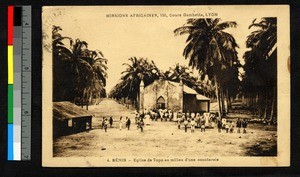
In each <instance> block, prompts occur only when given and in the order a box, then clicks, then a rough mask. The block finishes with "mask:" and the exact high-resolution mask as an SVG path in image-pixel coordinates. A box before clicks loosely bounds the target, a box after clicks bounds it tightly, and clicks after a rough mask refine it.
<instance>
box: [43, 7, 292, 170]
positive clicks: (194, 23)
mask: <svg viewBox="0 0 300 177" xmlns="http://www.w3.org/2000/svg"><path fill="white" fill-rule="evenodd" d="M279 9H280V11H279ZM42 28H43V29H42V30H43V31H42V34H43V46H42V47H43V93H42V96H43V118H42V121H43V127H42V130H43V136H42V138H43V143H42V145H43V166H46V167H168V166H170V167H185V166H193V167H195V166H199V167H200V166H224V167H225V166H289V164H290V73H289V65H288V58H289V56H290V49H289V45H290V43H289V42H290V38H289V6H287V5H280V6H275V5H273V6H272V5H256V6H250V5H247V6H246V5H244V6H234V5H231V6H123V7H122V6H44V7H43V10H42Z"/></svg>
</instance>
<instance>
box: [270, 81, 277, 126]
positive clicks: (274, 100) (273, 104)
mask: <svg viewBox="0 0 300 177" xmlns="http://www.w3.org/2000/svg"><path fill="white" fill-rule="evenodd" d="M275 102H276V87H275V86H274V88H273V100H272V106H271V114H270V119H271V121H273V117H274V109H275Z"/></svg>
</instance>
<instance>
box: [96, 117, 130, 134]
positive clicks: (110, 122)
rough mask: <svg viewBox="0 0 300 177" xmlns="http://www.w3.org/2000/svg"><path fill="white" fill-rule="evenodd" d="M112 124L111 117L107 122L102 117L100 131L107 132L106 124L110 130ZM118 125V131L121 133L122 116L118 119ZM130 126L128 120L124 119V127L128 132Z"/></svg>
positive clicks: (127, 118)
mask: <svg viewBox="0 0 300 177" xmlns="http://www.w3.org/2000/svg"><path fill="white" fill-rule="evenodd" d="M113 122H114V120H113V118H112V117H110V118H109V120H107V118H105V117H103V119H102V123H101V129H104V131H105V132H107V127H108V124H109V125H110V128H112V127H113ZM118 123H119V129H120V131H121V130H122V129H123V118H122V116H121V117H120V119H119V122H118ZM130 124H131V120H130V118H129V117H126V120H125V126H126V128H127V129H128V130H129V129H130Z"/></svg>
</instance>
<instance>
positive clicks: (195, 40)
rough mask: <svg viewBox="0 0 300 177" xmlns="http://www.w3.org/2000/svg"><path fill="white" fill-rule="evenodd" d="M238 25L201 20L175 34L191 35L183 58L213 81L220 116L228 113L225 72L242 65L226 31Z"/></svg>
mask: <svg viewBox="0 0 300 177" xmlns="http://www.w3.org/2000/svg"><path fill="white" fill-rule="evenodd" d="M236 25H237V23H236V22H234V21H226V22H220V19H219V18H216V19H212V18H199V19H188V20H187V23H186V24H184V25H183V26H182V27H179V28H177V29H175V30H174V33H175V35H184V34H188V37H187V40H186V43H187V45H186V47H185V49H184V51H183V56H184V57H185V58H186V59H189V66H191V67H193V68H196V69H198V70H200V71H202V72H203V73H204V74H205V75H208V77H209V79H210V80H212V81H213V83H214V85H215V88H216V96H217V99H218V101H219V111H218V112H219V115H221V114H223V113H224V109H223V108H224V107H222V105H224V99H222V98H223V97H222V94H223V93H224V88H223V85H222V82H221V81H222V79H223V77H224V75H225V72H226V71H227V70H228V69H229V68H231V67H235V65H236V64H237V63H238V57H237V52H236V48H237V47H238V45H237V43H236V41H235V39H234V37H233V36H232V35H231V34H229V33H227V32H225V31H224V30H225V29H226V28H229V27H236ZM236 77H237V76H236Z"/></svg>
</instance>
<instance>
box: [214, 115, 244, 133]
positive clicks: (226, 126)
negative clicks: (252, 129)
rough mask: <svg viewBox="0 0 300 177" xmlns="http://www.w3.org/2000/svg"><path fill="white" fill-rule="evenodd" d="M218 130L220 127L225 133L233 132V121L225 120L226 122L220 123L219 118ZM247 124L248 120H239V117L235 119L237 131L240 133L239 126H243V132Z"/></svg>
mask: <svg viewBox="0 0 300 177" xmlns="http://www.w3.org/2000/svg"><path fill="white" fill-rule="evenodd" d="M217 126H218V132H219V133H221V132H222V129H225V130H226V133H233V132H234V127H235V124H234V121H226V123H222V121H221V120H218V121H217ZM247 126H248V122H247V120H246V119H243V120H240V119H239V118H238V119H237V121H236V128H237V133H241V128H243V133H246V128H247Z"/></svg>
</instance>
